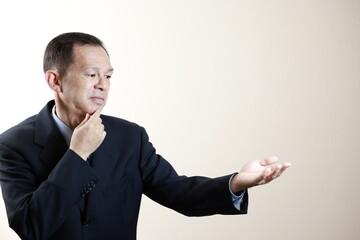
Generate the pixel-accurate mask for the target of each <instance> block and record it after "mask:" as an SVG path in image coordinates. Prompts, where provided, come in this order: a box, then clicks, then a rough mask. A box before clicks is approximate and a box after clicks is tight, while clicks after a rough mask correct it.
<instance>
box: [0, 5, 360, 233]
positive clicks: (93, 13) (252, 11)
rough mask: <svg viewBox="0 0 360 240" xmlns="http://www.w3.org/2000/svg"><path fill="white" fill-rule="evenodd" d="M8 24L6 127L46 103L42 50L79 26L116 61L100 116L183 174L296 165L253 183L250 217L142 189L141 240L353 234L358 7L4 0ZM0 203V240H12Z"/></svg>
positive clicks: (359, 137) (2, 13)
mask: <svg viewBox="0 0 360 240" xmlns="http://www.w3.org/2000/svg"><path fill="white" fill-rule="evenodd" d="M0 25H1V38H0V41H1V42H0V48H1V49H0V52H1V55H0V61H1V62H0V63H1V69H2V71H1V87H0V103H1V124H0V132H2V131H4V130H6V129H7V128H9V127H11V126H13V125H14V124H16V123H18V122H20V121H21V120H23V119H24V118H26V117H28V116H30V115H33V114H35V113H37V112H38V111H39V110H40V109H41V108H42V107H43V106H44V105H45V103H46V102H47V101H48V100H50V99H51V98H52V92H51V91H50V89H48V87H47V85H46V83H45V81H44V77H43V73H42V56H43V52H44V49H45V46H46V44H47V43H48V42H49V41H50V40H51V39H52V38H53V37H55V36H56V35H58V34H60V33H63V32H69V31H81V32H87V33H91V34H94V35H96V36H98V37H99V38H100V39H102V40H103V41H104V42H105V44H106V46H107V48H108V50H109V52H110V56H111V61H112V65H113V67H114V68H115V74H114V76H113V79H112V89H111V91H110V99H109V102H108V105H107V107H106V108H105V109H104V113H105V114H110V115H114V116H118V117H122V118H125V119H128V120H130V121H134V122H136V123H138V124H140V125H142V126H144V127H145V128H146V129H147V131H148V133H149V135H150V140H151V141H152V142H153V143H154V145H155V147H156V148H157V150H158V152H159V153H160V154H161V155H163V156H164V157H165V158H166V159H168V160H169V161H170V162H171V163H172V164H173V166H174V167H175V168H176V169H177V171H178V172H179V173H180V174H186V175H206V176H210V177H215V176H220V175H225V174H228V173H232V172H234V171H238V170H239V168H241V167H242V166H243V165H244V164H245V163H246V162H248V161H250V160H253V159H258V158H263V157H265V156H271V155H277V156H278V157H279V158H280V159H281V160H282V161H291V162H292V164H293V166H292V167H291V168H290V169H289V170H288V171H287V172H286V173H285V174H284V175H283V176H282V177H281V178H280V179H277V180H276V181H274V182H273V183H271V185H267V186H262V187H257V188H253V189H250V205H249V213H248V215H246V216H211V217H204V218H188V217H185V216H182V215H179V214H177V213H175V212H174V211H172V210H168V209H165V208H164V207H161V206H159V205H157V204H156V203H153V202H151V201H150V200H149V199H147V198H146V197H144V199H143V204H142V208H141V212H140V219H139V226H138V239H140V240H148V239H150V240H169V239H171V240H183V239H207V240H215V239H250V240H252V239H254V240H263V239H277V240H282V239H283V240H289V239H295V240H296V239H299V240H300V239H301V240H303V239H319V240H320V239H321V240H323V239H327V240H332V239H333V240H338V239H342V240H345V239H358V237H359V234H360V228H359V222H360V207H359V203H360V187H359V182H360V174H359V171H360V1H358V0H337V1H334V0H333V1H330V0H329V1H325V0H311V1H310V0H305V1H295V0H273V1H272V0H263V1H260V0H251V1H250V0H249V1H241V0H221V1H220V0H218V1H215V0H202V1H200V0H177V1H175V0H162V1H160V0H137V1H136V0H135V1H134V0H132V1H130V0H128V1H121V0H101V1H100V0H97V1H95V0H77V1H74V0H73V1H69V0H62V1H48V0H47V1H37V0H33V1H25V0H22V1H6V2H4V3H3V4H2V6H1V10H0ZM0 202H1V203H0V238H1V239H11V240H12V239H18V238H17V237H16V235H15V233H14V232H13V231H12V230H10V229H9V228H8V226H7V218H6V213H5V208H4V204H3V202H2V201H0ZM225 237H226V238H225Z"/></svg>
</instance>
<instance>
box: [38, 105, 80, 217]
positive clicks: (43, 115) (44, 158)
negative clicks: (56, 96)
mask: <svg viewBox="0 0 360 240" xmlns="http://www.w3.org/2000/svg"><path fill="white" fill-rule="evenodd" d="M54 104H55V103H54V101H50V102H49V103H48V104H47V105H46V106H45V107H44V108H43V109H42V110H41V111H40V112H39V114H38V116H37V118H36V121H35V134H34V142H35V144H37V145H39V146H41V147H42V148H43V150H42V151H41V152H40V154H39V159H40V161H41V162H43V163H44V165H45V166H46V167H47V168H48V172H46V173H45V172H44V176H43V179H46V178H47V176H48V175H49V174H50V172H51V171H52V170H53V169H54V167H55V166H56V165H57V164H58V162H59V161H60V159H61V158H62V157H63V156H64V154H65V152H66V151H67V150H68V146H67V144H66V142H65V139H64V137H63V136H62V134H61V132H60V130H59V129H58V127H57V126H56V124H55V121H54V119H53V118H52V116H51V111H52V108H53V106H54ZM77 205H78V207H79V209H80V211H81V212H84V207H85V206H84V199H83V198H81V199H80V200H79V201H78V202H77Z"/></svg>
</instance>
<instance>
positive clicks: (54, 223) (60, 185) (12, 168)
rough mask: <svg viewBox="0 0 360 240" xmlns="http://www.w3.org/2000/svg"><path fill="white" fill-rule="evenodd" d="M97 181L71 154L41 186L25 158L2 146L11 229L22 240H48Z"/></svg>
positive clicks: (0, 171) (0, 165)
mask: <svg viewBox="0 0 360 240" xmlns="http://www.w3.org/2000/svg"><path fill="white" fill-rule="evenodd" d="M98 180H99V178H98V176H97V175H96V173H95V172H93V171H92V169H91V168H90V167H89V166H87V163H86V162H85V161H83V160H82V159H81V158H80V157H79V156H78V155H77V154H76V153H75V152H73V151H72V150H68V151H67V152H66V153H65V154H64V156H63V157H62V158H61V159H60V161H59V162H58V164H57V165H56V167H55V168H54V169H53V170H52V171H51V173H50V174H49V176H48V178H47V179H46V180H45V181H43V182H39V179H37V178H36V177H35V174H33V172H32V169H31V166H30V165H29V164H28V163H27V160H26V157H25V156H24V155H23V154H21V153H20V152H19V151H17V150H16V149H14V148H11V147H9V146H6V145H5V144H0V182H1V189H2V194H3V198H4V201H5V206H6V211H7V215H8V220H9V225H10V227H11V228H13V229H14V230H15V232H16V233H17V234H18V235H19V236H20V237H21V238H22V239H28V240H32V239H37V240H38V239H49V238H50V237H51V235H52V234H53V233H54V232H55V231H56V230H57V229H58V228H59V227H60V226H61V224H62V223H63V222H64V220H65V219H66V217H67V216H68V214H69V212H70V211H71V208H73V207H74V205H75V204H76V203H77V202H78V201H79V200H81V199H82V198H83V197H85V195H86V194H87V193H88V192H89V191H90V190H91V189H92V188H93V187H95V185H96V183H97V181H98Z"/></svg>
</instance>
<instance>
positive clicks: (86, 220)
mask: <svg viewBox="0 0 360 240" xmlns="http://www.w3.org/2000/svg"><path fill="white" fill-rule="evenodd" d="M83 225H84V227H88V226H89V225H90V218H89V217H86V218H85V219H84V223H83Z"/></svg>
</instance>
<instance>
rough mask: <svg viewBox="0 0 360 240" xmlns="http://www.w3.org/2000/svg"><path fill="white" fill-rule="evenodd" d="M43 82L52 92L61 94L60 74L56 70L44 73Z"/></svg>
mask: <svg viewBox="0 0 360 240" xmlns="http://www.w3.org/2000/svg"><path fill="white" fill-rule="evenodd" d="M45 80H46V82H47V84H48V85H49V87H50V88H51V89H52V90H53V91H54V92H57V93H59V92H61V91H62V88H61V81H60V73H59V72H58V71H56V70H49V71H47V72H46V73H45Z"/></svg>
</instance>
